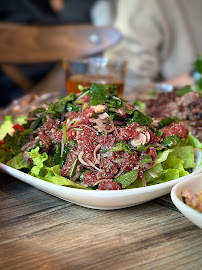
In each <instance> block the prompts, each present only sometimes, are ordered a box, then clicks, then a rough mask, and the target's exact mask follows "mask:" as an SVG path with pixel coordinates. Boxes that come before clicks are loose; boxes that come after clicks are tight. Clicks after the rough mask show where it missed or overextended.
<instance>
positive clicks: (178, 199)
mask: <svg viewBox="0 0 202 270" xmlns="http://www.w3.org/2000/svg"><path fill="white" fill-rule="evenodd" d="M187 189H190V190H192V191H193V193H195V194H199V193H200V190H202V174H198V175H195V176H193V177H190V178H188V179H185V180H183V181H181V182H179V183H178V184H176V185H175V186H174V187H173V188H172V190H171V199H172V201H173V203H174V205H175V206H176V207H177V208H178V209H179V211H180V212H181V213H182V214H183V215H184V216H185V217H186V218H188V219H189V220H190V221H192V222H193V223H194V224H195V225H197V226H198V227H199V228H201V229H202V213H199V212H198V211H196V210H194V209H193V208H191V207H190V206H188V205H186V204H185V203H184V202H183V199H182V193H183V192H184V191H185V190H187Z"/></svg>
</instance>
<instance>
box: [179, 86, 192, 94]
mask: <svg viewBox="0 0 202 270" xmlns="http://www.w3.org/2000/svg"><path fill="white" fill-rule="evenodd" d="M189 92H192V89H191V86H189V85H186V86H185V87H183V88H181V89H178V90H177V91H176V92H175V94H176V96H179V97H181V96H184V95H185V94H187V93H189Z"/></svg>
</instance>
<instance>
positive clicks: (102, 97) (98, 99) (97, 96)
mask: <svg viewBox="0 0 202 270" xmlns="http://www.w3.org/2000/svg"><path fill="white" fill-rule="evenodd" d="M114 88H115V86H113V85H109V84H96V83H92V86H91V87H90V105H93V106H95V105H98V104H103V103H105V102H106V101H107V100H108V99H109V97H110V95H111V92H113V91H114Z"/></svg>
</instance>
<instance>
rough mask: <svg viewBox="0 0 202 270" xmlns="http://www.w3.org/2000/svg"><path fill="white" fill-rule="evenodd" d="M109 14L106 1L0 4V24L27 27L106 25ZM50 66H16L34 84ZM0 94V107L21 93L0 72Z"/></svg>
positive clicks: (41, 0) (36, 0) (45, 0)
mask: <svg viewBox="0 0 202 270" xmlns="http://www.w3.org/2000/svg"><path fill="white" fill-rule="evenodd" d="M112 13H113V12H112V6H111V5H110V4H109V2H108V1H107V0H99V1H97V0H18V1H16V0H7V1H1V5H0V21H1V22H11V23H20V24H29V25H64V24H94V25H99V26H101V25H110V24H111V23H112V18H113V16H112V15H111V14H112ZM54 65H55V63H51V64H46V63H44V64H33V65H20V69H21V70H22V72H23V73H25V74H26V75H27V76H28V77H29V78H30V79H31V80H32V81H33V82H35V83H37V82H39V81H40V80H41V79H42V78H43V77H44V76H45V75H46V74H47V73H48V72H49V71H50V70H51V69H52V68H53V67H54ZM61 69H62V67H61ZM57 90H58V89H55V91H57ZM5 93H7V94H6V95H5ZM0 94H1V100H0V107H4V106H6V105H8V104H9V103H10V102H11V101H12V100H13V99H15V98H18V97H20V96H22V95H24V94H25V93H24V91H23V90H22V89H20V88H19V87H18V86H17V85H16V84H14V83H13V82H12V81H11V80H10V79H9V78H8V77H7V76H6V75H5V74H4V73H3V72H1V71H0Z"/></svg>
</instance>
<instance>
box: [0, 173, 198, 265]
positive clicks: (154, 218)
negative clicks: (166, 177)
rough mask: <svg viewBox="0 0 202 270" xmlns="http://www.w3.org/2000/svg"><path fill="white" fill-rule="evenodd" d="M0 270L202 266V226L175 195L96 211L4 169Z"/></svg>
mask: <svg viewBox="0 0 202 270" xmlns="http://www.w3.org/2000/svg"><path fill="white" fill-rule="evenodd" d="M0 269H4V270H7V269H9V270H14V269H16V270H18V269H27V270H28V269H47V270H49V269H68V270H74V269H89V270H99V269H100V270H101V269H110V270H111V269H112V270H117V269H123V270H126V269H183V270H187V269H188V270H189V269H190V270H193V269H202V231H201V230H200V229H199V228H198V227H196V226H195V225H194V224H192V223H191V222H190V221H189V220H188V219H186V218H185V217H184V216H183V215H182V214H181V213H180V212H179V211H178V210H177V209H176V208H175V206H174V205H173V204H172V202H171V200H170V196H169V195H167V196H163V197H161V198H158V199H155V200H153V201H151V202H148V203H145V204H141V205H138V206H134V207H130V208H126V209H120V210H113V211H111V210H110V211H101V210H93V209H88V208H84V207H81V206H77V205H74V204H72V203H69V202H66V201H63V200H60V199H58V198H55V197H53V196H51V195H48V194H46V193H44V192H42V191H39V190H37V189H35V188H33V187H31V186H29V185H27V184H25V183H23V182H21V181H19V180H16V179H15V178H12V177H11V176H8V175H6V174H4V173H1V172H0Z"/></svg>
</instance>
